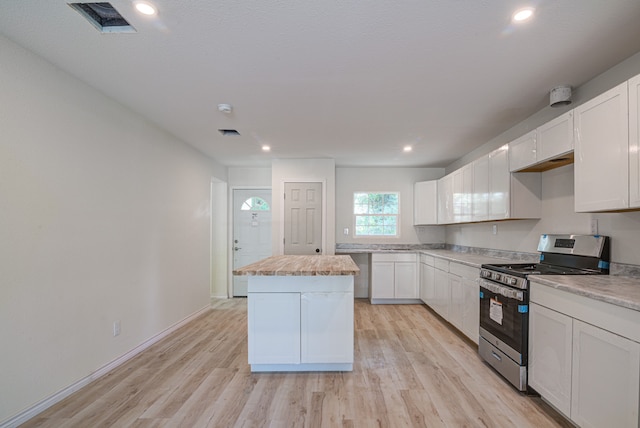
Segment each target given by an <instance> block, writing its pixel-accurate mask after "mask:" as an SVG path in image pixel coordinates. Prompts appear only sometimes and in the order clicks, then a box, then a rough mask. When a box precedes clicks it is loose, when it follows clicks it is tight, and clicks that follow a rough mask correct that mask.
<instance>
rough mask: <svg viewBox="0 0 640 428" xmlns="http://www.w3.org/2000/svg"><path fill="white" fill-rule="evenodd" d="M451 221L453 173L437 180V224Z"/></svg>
mask: <svg viewBox="0 0 640 428" xmlns="http://www.w3.org/2000/svg"><path fill="white" fill-rule="evenodd" d="M450 223H453V175H451V174H449V175H445V176H444V177H442V178H441V179H440V180H438V224H450Z"/></svg>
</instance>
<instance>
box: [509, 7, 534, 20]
mask: <svg viewBox="0 0 640 428" xmlns="http://www.w3.org/2000/svg"><path fill="white" fill-rule="evenodd" d="M532 16H533V9H532V8H530V7H529V8H526V9H520V10H519V11H517V12H516V13H514V14H513V20H514V22H522V21H526V20H528V19H529V18H531V17H532Z"/></svg>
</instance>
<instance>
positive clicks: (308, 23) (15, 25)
mask: <svg viewBox="0 0 640 428" xmlns="http://www.w3.org/2000/svg"><path fill="white" fill-rule="evenodd" d="M111 3H112V4H113V5H114V6H115V7H116V9H118V11H119V12H120V13H121V14H122V15H123V16H124V17H125V18H126V19H127V20H129V22H130V23H131V24H132V25H133V26H134V27H135V28H136V29H137V30H138V31H137V33H135V34H100V33H99V32H98V31H97V30H96V29H95V28H94V27H93V26H91V25H90V24H89V23H88V22H87V21H86V20H85V19H84V18H83V17H82V16H81V15H80V14H78V13H77V12H76V11H74V10H73V9H71V8H70V7H69V6H67V4H66V1H65V0H0V33H3V34H4V35H5V36H7V37H8V38H9V39H12V40H14V41H15V42H17V43H19V44H21V45H22V46H24V47H26V48H28V49H30V50H32V51H34V52H36V53H37V54H39V55H41V56H42V57H44V58H46V59H48V60H49V61H51V62H52V63H54V64H56V65H57V66H59V67H60V68H62V69H64V70H66V71H68V72H69V73H71V74H73V75H75V76H77V77H78V78H80V79H82V80H84V81H86V82H88V83H89V84H90V85H92V86H94V87H96V88H98V89H99V90H100V91H102V92H104V93H106V94H108V95H109V96H111V97H113V98H114V99H116V100H118V101H119V102H121V103H122V104H124V105H126V106H128V107H129V108H131V109H132V110H134V111H136V112H138V113H140V114H142V115H143V116H145V117H147V118H148V119H149V120H151V121H153V122H155V123H156V124H158V125H159V126H161V127H163V128H165V129H166V130H168V131H169V132H171V133H172V134H174V135H176V136H177V137H179V138H180V139H182V140H184V141H186V142H187V143H189V144H191V145H193V146H195V147H197V148H198V149H199V150H201V151H202V152H204V153H206V154H208V155H210V156H211V157H213V158H215V159H216V160H218V161H219V162H220V163H222V164H224V165H229V166H252V165H270V163H271V159H274V158H334V159H335V160H336V165H338V166H425V167H443V166H446V165H448V164H450V163H451V162H452V161H454V160H456V159H458V158H460V157H461V156H463V155H464V154H466V153H468V152H470V151H471V150H473V149H475V148H476V147H478V146H480V145H482V144H484V143H485V142H487V141H489V140H490V139H491V138H493V137H495V136H496V135H498V134H500V133H501V132H503V131H504V130H506V129H508V128H510V127H512V126H513V125H515V124H516V123H518V122H520V121H521V120H523V119H525V118H526V117H528V116H530V115H531V114H533V113H534V112H536V111H538V110H540V109H541V108H543V107H545V106H547V105H548V102H549V90H550V89H551V88H553V87H555V86H557V85H560V84H570V85H572V86H574V87H575V86H579V85H581V84H583V83H584V82H586V81H588V80H589V79H591V78H593V77H594V76H596V75H598V74H600V73H601V72H603V71H605V70H606V69H608V68H610V67H611V66H613V65H615V64H617V63H618V62H620V61H622V60H623V59H625V58H627V57H629V56H631V55H632V54H634V53H636V52H638V51H640V24H638V23H639V22H640V1H638V0H531V1H526V0H525V1H509V0H490V1H477V0H421V1H415V0H407V1H382V0H377V1H376V0H372V1H353V0H269V1H258V0H253V1H251V0H247V1H242V0H240V1H239V0H218V1H212V0H180V1H178V0H155V1H154V2H153V3H154V4H155V5H156V6H157V8H158V10H159V15H158V16H157V17H156V18H150V19H149V18H146V17H143V16H140V15H139V14H137V13H136V12H134V11H133V8H132V2H131V1H129V0H113V1H111ZM522 6H534V7H535V8H536V16H535V19H534V20H533V21H530V22H527V23H525V24H523V25H518V26H515V25H513V24H511V22H510V20H511V15H512V13H513V12H514V11H515V10H516V9H517V8H519V7H522ZM219 103H229V104H232V105H233V112H232V114H230V115H225V114H223V113H220V112H219V111H218V109H217V105H218V104H219ZM220 128H232V129H237V130H238V131H239V132H240V134H241V136H239V137H223V136H221V135H220V134H219V133H218V131H217V130H218V129H220ZM262 144H269V145H271V146H272V148H273V150H272V152H271V153H262V152H261V150H260V147H261V145H262ZM407 144H410V145H413V146H414V150H413V152H411V153H403V152H402V148H403V146H405V145H407Z"/></svg>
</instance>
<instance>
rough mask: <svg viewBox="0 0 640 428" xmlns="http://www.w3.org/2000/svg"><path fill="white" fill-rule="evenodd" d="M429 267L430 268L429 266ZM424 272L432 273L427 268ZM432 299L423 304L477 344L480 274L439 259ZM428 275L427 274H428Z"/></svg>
mask: <svg viewBox="0 0 640 428" xmlns="http://www.w3.org/2000/svg"><path fill="white" fill-rule="evenodd" d="M428 267H430V266H428ZM424 269H425V272H429V271H428V270H427V267H425V268H424ZM432 269H433V273H432V274H431V273H429V274H428V275H432V277H433V287H432V290H433V291H432V292H431V296H432V297H430V298H427V299H423V301H424V302H425V303H426V304H427V305H428V306H429V307H431V308H432V309H433V310H434V311H436V313H437V314H438V315H440V316H441V317H442V318H444V319H445V320H447V321H448V322H450V323H451V324H452V325H453V326H454V327H456V328H457V329H458V330H460V331H461V332H462V333H464V335H465V336H467V337H468V338H469V339H471V340H473V341H474V342H475V343H478V336H479V324H480V286H479V284H478V278H479V277H480V270H479V269H478V268H474V267H471V266H467V265H464V264H462V263H456V262H450V261H448V260H444V259H440V258H436V259H435V266H434V267H433V268H432ZM426 275H427V274H426Z"/></svg>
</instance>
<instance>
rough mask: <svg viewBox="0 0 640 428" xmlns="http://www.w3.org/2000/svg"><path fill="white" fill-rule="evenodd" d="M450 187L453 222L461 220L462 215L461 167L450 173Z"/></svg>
mask: <svg viewBox="0 0 640 428" xmlns="http://www.w3.org/2000/svg"><path fill="white" fill-rule="evenodd" d="M451 180H452V181H451V182H452V185H451V189H452V194H451V195H452V196H451V197H452V202H451V206H452V207H453V221H452V222H453V223H461V222H463V219H462V218H463V217H462V208H463V204H462V193H463V184H464V183H463V174H462V168H460V169H458V170H456V171H454V172H452V173H451Z"/></svg>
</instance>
